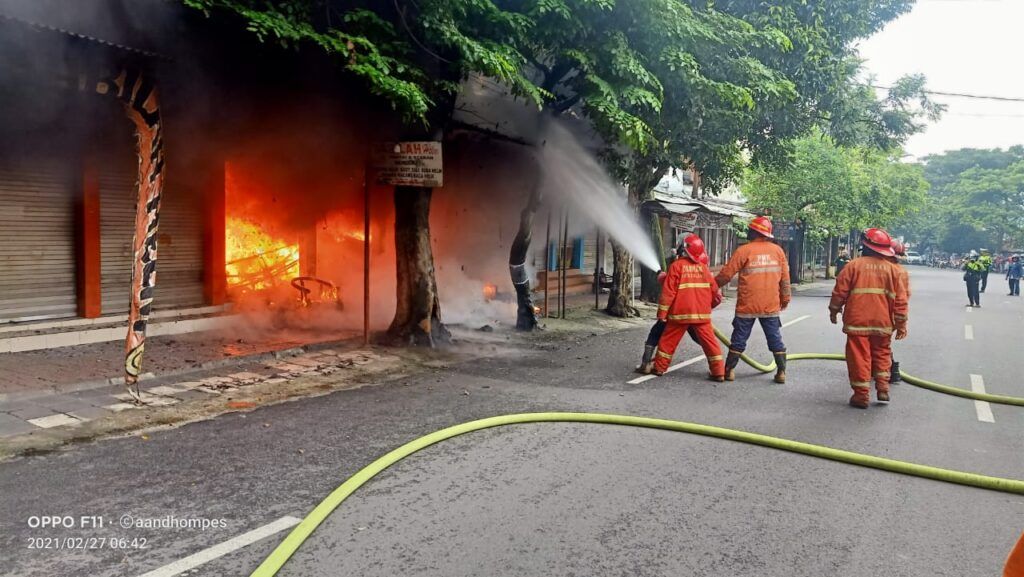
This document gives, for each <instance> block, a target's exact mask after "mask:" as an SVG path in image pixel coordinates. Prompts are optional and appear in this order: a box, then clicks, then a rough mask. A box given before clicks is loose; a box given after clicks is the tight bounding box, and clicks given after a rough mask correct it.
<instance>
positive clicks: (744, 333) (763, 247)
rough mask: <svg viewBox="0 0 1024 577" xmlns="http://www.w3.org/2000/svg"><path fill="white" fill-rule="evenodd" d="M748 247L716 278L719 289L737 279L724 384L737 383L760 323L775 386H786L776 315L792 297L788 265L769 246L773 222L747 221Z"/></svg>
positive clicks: (783, 255)
mask: <svg viewBox="0 0 1024 577" xmlns="http://www.w3.org/2000/svg"><path fill="white" fill-rule="evenodd" d="M747 238H748V239H749V240H750V242H748V243H747V244H745V245H743V246H741V247H739V248H738V249H736V252H735V253H733V255H732V258H730V259H729V262H728V263H726V265H725V267H724V268H722V271H721V272H719V273H718V276H716V277H715V281H716V282H717V283H718V286H719V287H722V286H725V285H727V284H729V281H731V280H732V277H734V276H736V274H737V273H739V275H740V286H739V294H738V295H737V300H736V317H735V318H734V319H733V320H732V341H731V342H732V346H730V347H729V356H728V357H727V358H726V360H725V380H727V381H732V380H735V379H736V364H737V363H739V360H740V355H741V354H743V351H745V350H747V340H748V339H749V338H750V332H751V330H753V328H754V321H760V323H761V329H762V330H764V335H765V337H767V339H768V349H769V350H771V352H772V354H773V355H774V356H775V364H776V365H777V370H776V373H775V382H776V383H780V384H781V383H785V382H786V344H785V343H784V342H782V321H781V320H780V319H779V313H780V312H781V311H784V310H786V307H787V306H789V300H790V298H791V296H792V294H791V292H790V286H789V263H788V262H787V261H786V253H785V252H784V251H783V250H782V247H780V246H779V245H777V244H775V243H773V242H770V241H771V239H773V238H775V236H774V235H772V221H770V220H768V219H767V218H766V217H763V216H759V217H757V218H755V219H754V220H752V221H750V226H749V228H748V229H747Z"/></svg>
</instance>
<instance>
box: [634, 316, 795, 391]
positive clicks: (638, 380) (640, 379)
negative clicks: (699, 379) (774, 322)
mask: <svg viewBox="0 0 1024 577" xmlns="http://www.w3.org/2000/svg"><path fill="white" fill-rule="evenodd" d="M809 318H811V315H804V316H802V317H797V318H795V319H793V320H791V321H789V322H787V323H785V324H783V325H782V326H783V328H785V327H788V326H792V325H795V324H796V323H798V322H800V321H805V320H807V319H809ZM702 360H704V355H700V356H699V357H693V358H692V359H687V360H685V361H683V362H681V363H679V364H678V365H672V366H671V367H669V368H668V370H667V371H665V373H666V374H668V373H671V372H672V371H675V370H677V369H681V368H683V367H688V366H690V365H692V364H694V363H697V362H700V361H702ZM654 378H657V375H644V376H642V377H637V378H635V379H633V380H632V381H626V384H628V385H639V384H640V383H646V382H647V381H649V380H651V379H654Z"/></svg>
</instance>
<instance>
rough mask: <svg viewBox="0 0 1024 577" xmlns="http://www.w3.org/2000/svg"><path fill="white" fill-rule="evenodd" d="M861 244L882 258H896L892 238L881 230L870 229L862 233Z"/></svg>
mask: <svg viewBox="0 0 1024 577" xmlns="http://www.w3.org/2000/svg"><path fill="white" fill-rule="evenodd" d="M860 244H861V246H863V247H864V248H867V249H869V250H872V251H874V252H877V253H878V254H880V255H882V256H896V253H895V252H893V250H892V237H891V236H889V233H887V232H885V231H884V230H882V229H880V228H869V229H867V230H865V231H864V232H862V233H861V234H860Z"/></svg>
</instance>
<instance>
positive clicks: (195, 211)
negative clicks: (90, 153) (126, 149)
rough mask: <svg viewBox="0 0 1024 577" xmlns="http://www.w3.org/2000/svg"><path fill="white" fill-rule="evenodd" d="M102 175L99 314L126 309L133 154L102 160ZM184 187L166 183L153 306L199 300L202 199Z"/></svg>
mask: <svg viewBox="0 0 1024 577" xmlns="http://www.w3.org/2000/svg"><path fill="white" fill-rule="evenodd" d="M99 175H100V247H101V252H102V265H101V278H102V280H101V283H102V300H103V314H114V313H125V312H127V311H128V306H129V299H130V290H131V286H130V282H131V270H132V269H131V267H132V249H131V247H132V236H133V233H134V230H135V196H136V190H135V180H136V165H135V163H134V157H131V158H129V159H128V160H127V161H126V160H124V159H123V158H119V159H117V161H110V162H107V163H104V164H103V165H102V166H100V169H99ZM194 196H195V195H194V194H192V195H189V194H186V192H185V191H184V189H181V188H174V187H173V184H171V185H168V186H165V188H164V197H163V200H162V201H161V207H160V229H159V232H158V236H157V242H158V245H157V267H156V270H157V273H156V296H155V301H154V303H153V304H154V308H155V309H157V310H160V309H169V308H187V307H194V306H202V305H203V303H204V295H203V222H202V209H201V207H202V204H201V203H200V202H199V200H198V199H195V198H194Z"/></svg>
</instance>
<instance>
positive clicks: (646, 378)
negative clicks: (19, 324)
mask: <svg viewBox="0 0 1024 577" xmlns="http://www.w3.org/2000/svg"><path fill="white" fill-rule="evenodd" d="M703 360H704V355H701V356H699V357H693V358H692V359H687V360H685V361H683V362H681V363H679V364H678V365H672V366H671V367H669V368H668V370H667V371H665V372H666V373H671V372H672V371H675V370H677V369H681V368H683V367H688V366H690V365H692V364H694V363H699V362H700V361H703ZM656 378H657V375H644V376H642V377H637V378H635V379H633V380H632V381H629V383H628V384H630V385H639V384H640V383H645V382H647V381H649V380H651V379H656Z"/></svg>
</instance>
